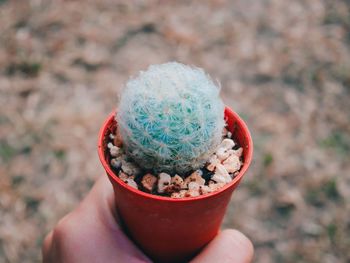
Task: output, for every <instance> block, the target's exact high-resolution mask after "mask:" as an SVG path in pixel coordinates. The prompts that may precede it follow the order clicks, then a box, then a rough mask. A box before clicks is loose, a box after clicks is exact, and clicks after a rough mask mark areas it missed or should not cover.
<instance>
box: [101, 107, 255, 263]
mask: <svg viewBox="0 0 350 263" xmlns="http://www.w3.org/2000/svg"><path fill="white" fill-rule="evenodd" d="M225 117H226V118H227V123H228V128H229V130H230V131H231V132H232V134H233V138H234V139H235V140H236V141H237V142H238V143H239V145H241V147H243V161H244V164H243V167H242V168H241V171H240V172H239V174H238V175H237V176H236V177H235V178H234V179H233V180H232V182H230V183H229V184H227V185H226V186H224V187H223V188H221V189H220V190H219V191H217V192H214V193H210V194H207V195H203V196H198V197H189V198H184V199H172V198H169V197H162V196H156V195H151V194H148V193H144V192H141V191H139V190H136V189H134V188H132V187H130V186H128V185H127V184H125V183H124V182H123V181H122V180H121V179H119V177H118V176H116V175H115V174H114V173H113V171H112V170H111V168H110V167H109V164H108V163H109V160H108V159H107V158H108V157H107V155H106V148H107V145H106V143H107V138H108V135H109V134H110V132H111V130H112V129H113V128H115V126H116V125H117V124H116V122H115V120H114V113H111V114H110V115H109V117H108V118H107V120H106V121H105V123H104V124H103V126H102V128H101V131H100V134H99V139H98V154H99V157H100V160H101V162H102V165H103V167H104V169H105V170H106V173H107V175H108V177H109V179H110V181H111V183H112V185H113V188H114V193H115V198H116V200H118V201H117V202H116V203H117V210H118V212H119V214H120V217H121V219H122V221H123V224H124V227H125V231H126V233H127V234H128V235H129V237H130V238H131V239H132V240H133V241H134V242H135V243H136V244H138V246H139V247H140V248H141V249H142V250H143V251H144V252H145V253H146V254H147V255H148V256H149V257H150V258H151V259H153V260H154V261H156V262H184V261H187V260H189V259H191V258H192V257H193V256H195V255H196V254H197V253H198V252H199V251H200V250H201V249H202V248H203V247H204V246H205V245H206V244H207V243H209V242H210V241H211V240H212V239H213V238H214V237H215V236H216V235H217V233H218V231H219V229H220V225H221V222H222V219H223V217H224V215H225V211H226V208H227V205H228V203H229V201H230V198H231V195H232V192H233V190H234V189H235V188H236V187H237V186H238V184H239V182H240V181H241V179H242V177H243V175H244V174H245V173H246V171H247V169H248V167H249V165H250V162H251V160H252V155H253V142H252V139H251V136H250V133H249V131H248V128H247V126H246V124H245V123H244V122H243V121H242V119H241V118H240V117H239V116H238V115H237V114H236V113H235V112H233V111H232V110H231V109H230V108H228V107H226V109H225ZM232 253H234V252H232Z"/></svg>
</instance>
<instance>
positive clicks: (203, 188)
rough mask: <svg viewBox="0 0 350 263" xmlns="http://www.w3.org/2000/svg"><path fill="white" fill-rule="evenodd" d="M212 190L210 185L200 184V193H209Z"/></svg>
mask: <svg viewBox="0 0 350 263" xmlns="http://www.w3.org/2000/svg"><path fill="white" fill-rule="evenodd" d="M210 192H212V190H211V189H210V187H209V186H208V185H200V186H199V193H200V194H208V193H210Z"/></svg>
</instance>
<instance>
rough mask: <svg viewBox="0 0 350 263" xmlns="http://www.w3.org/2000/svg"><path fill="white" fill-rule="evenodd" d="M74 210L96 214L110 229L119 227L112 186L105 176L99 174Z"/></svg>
mask: <svg viewBox="0 0 350 263" xmlns="http://www.w3.org/2000/svg"><path fill="white" fill-rule="evenodd" d="M76 210H77V211H82V212H83V213H84V214H89V213H92V214H96V215H98V217H99V219H100V220H101V221H102V223H103V224H104V225H105V226H106V227H109V228H112V229H114V228H116V227H119V225H118V217H117V213H116V203H115V199H114V192H113V187H112V184H111V183H110V181H109V180H108V177H107V176H101V177H100V178H99V179H98V180H97V181H96V183H95V184H94V186H93V188H92V189H91V191H90V192H89V194H88V195H87V196H86V197H85V198H84V200H83V201H82V202H81V203H80V205H79V206H78V208H77V209H76Z"/></svg>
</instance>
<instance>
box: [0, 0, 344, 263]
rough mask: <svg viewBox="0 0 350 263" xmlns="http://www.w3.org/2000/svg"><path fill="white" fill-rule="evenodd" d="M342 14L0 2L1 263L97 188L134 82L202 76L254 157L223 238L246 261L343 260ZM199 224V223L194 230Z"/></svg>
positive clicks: (163, 4) (297, 6)
mask: <svg viewBox="0 0 350 263" xmlns="http://www.w3.org/2000/svg"><path fill="white" fill-rule="evenodd" d="M349 13H350V2H349V1H339V0H307V1H304V0H300V1H298V0H284V1H281V0H259V1H257V0H232V1H225V0H212V1H107V0H95V1H87V0H84V1H83V0H80V1H59V0H51V1H50V0H47V1H45V0H28V1H9V0H8V1H6V0H0V175H1V178H0V213H1V214H0V262H38V261H40V259H41V254H40V247H41V244H42V241H43V238H44V236H45V234H46V233H47V232H48V231H49V230H50V229H52V228H53V227H54V225H55V224H56V223H57V221H58V220H59V218H61V217H62V216H63V215H65V214H66V213H68V212H69V211H71V210H72V209H73V208H74V207H75V206H76V204H77V203H78V202H79V201H80V200H81V199H82V198H83V197H84V195H85V194H86V193H87V192H88V191H89V189H90V188H91V186H92V184H93V182H94V180H96V178H97V177H99V176H103V169H102V167H101V165H100V163H99V161H98V157H97V152H96V141H97V134H98V130H99V128H100V126H101V124H102V122H103V120H104V119H105V117H106V116H107V114H108V113H109V112H111V111H112V110H113V109H114V108H115V107H116V105H117V98H118V94H120V91H121V90H122V88H123V84H124V83H125V82H126V81H127V80H128V78H129V76H131V75H135V74H137V72H138V71H140V70H144V69H146V68H147V66H148V65H150V64H156V63H162V62H167V61H172V60H177V61H180V62H183V63H186V64H192V65H196V66H199V67H203V68H204V69H205V70H206V71H207V72H208V73H209V74H210V75H211V76H212V77H213V78H215V79H218V80H219V81H220V82H221V85H222V97H223V99H224V101H225V103H226V104H227V105H229V106H230V107H232V108H233V109H234V110H235V111H237V112H238V113H239V114H240V115H241V116H242V117H243V119H244V120H245V121H246V122H247V124H248V126H249V128H250V130H251V132H252V136H253V139H254V144H255V155H254V161H253V164H252V166H251V169H250V171H249V173H248V174H247V175H246V177H245V178H244V180H243V182H242V184H241V185H240V187H239V188H238V189H237V191H236V192H235V193H234V195H233V199H232V201H231V203H230V207H229V211H228V213H227V216H226V217H225V220H224V225H223V227H233V228H238V229H240V230H241V231H242V232H244V233H245V234H246V235H247V236H249V237H250V238H251V239H252V241H253V243H254V245H255V249H256V254H255V262H261V263H262V262H350V158H349V155H350V15H349ZM198 220H201V219H200V218H198Z"/></svg>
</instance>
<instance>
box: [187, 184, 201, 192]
mask: <svg viewBox="0 0 350 263" xmlns="http://www.w3.org/2000/svg"><path fill="white" fill-rule="evenodd" d="M188 190H190V191H191V190H199V184H197V183H196V182H190V183H189V184H188Z"/></svg>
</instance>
